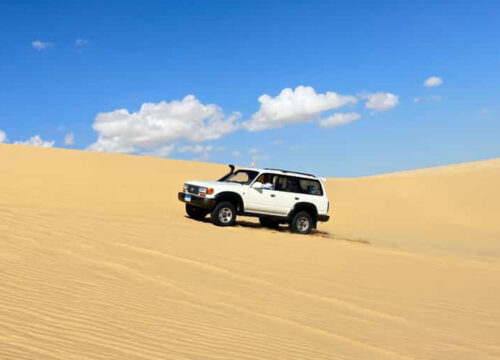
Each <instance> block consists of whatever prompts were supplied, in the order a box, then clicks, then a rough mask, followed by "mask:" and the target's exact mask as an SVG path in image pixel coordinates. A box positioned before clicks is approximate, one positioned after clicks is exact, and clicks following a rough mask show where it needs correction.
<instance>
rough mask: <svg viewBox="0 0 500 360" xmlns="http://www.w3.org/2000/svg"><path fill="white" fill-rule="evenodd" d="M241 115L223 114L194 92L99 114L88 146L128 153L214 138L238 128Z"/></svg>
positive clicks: (99, 149)
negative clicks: (93, 138)
mask: <svg viewBox="0 0 500 360" xmlns="http://www.w3.org/2000/svg"><path fill="white" fill-rule="evenodd" d="M240 117H241V114H240V113H232V114H231V115H230V116H225V115H224V112H223V111H222V109H221V108H220V107H219V106H217V105H215V104H208V105H204V104H202V103H201V102H200V101H199V100H198V99H197V98H196V97H195V96H193V95H188V96H186V97H185V98H184V99H182V100H174V101H171V102H166V101H162V102H159V103H145V104H143V105H142V106H141V108H140V109H139V111H137V112H133V113H130V112H129V111H128V110H126V109H120V110H115V111H111V112H108V113H100V114H98V115H97V116H96V118H95V122H94V124H93V128H94V130H95V131H97V133H98V134H99V136H98V139H97V141H96V142H95V143H93V144H91V145H90V146H89V147H88V149H89V150H94V151H106V152H121V153H131V152H137V151H139V150H141V149H146V150H149V151H154V150H155V149H157V148H160V147H162V146H165V145H168V143H170V142H173V141H176V140H179V139H185V140H188V141H192V142H201V141H206V140H215V139H218V138H220V137H221V136H223V135H225V134H228V133H230V132H233V131H235V130H237V129H238V127H239V125H238V122H237V121H238V119H239V118H240Z"/></svg>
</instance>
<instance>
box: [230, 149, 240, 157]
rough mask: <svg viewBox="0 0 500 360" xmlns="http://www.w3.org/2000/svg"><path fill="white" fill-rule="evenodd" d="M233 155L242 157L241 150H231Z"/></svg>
mask: <svg viewBox="0 0 500 360" xmlns="http://www.w3.org/2000/svg"><path fill="white" fill-rule="evenodd" d="M231 155H233V156H234V157H240V155H241V154H240V152H239V151H237V150H235V151H233V152H231Z"/></svg>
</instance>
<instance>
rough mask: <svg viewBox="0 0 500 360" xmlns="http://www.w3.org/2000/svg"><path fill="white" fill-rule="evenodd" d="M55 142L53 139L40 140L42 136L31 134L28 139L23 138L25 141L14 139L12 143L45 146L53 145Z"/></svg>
mask: <svg viewBox="0 0 500 360" xmlns="http://www.w3.org/2000/svg"><path fill="white" fill-rule="evenodd" d="M55 143H56V142H55V141H45V140H42V138H41V137H40V136H39V135H35V136H32V137H30V138H29V139H28V140H25V141H15V142H14V144H18V145H30V146H41V147H46V148H50V147H53V146H54V144H55Z"/></svg>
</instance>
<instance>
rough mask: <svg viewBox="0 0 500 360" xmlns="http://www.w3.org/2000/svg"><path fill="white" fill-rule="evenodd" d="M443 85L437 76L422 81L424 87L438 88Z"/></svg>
mask: <svg viewBox="0 0 500 360" xmlns="http://www.w3.org/2000/svg"><path fill="white" fill-rule="evenodd" d="M442 83H443V79H441V78H440V77H438V76H431V77H429V78H427V79H425V81H424V86H425V87H433V86H439V85H441V84H442Z"/></svg>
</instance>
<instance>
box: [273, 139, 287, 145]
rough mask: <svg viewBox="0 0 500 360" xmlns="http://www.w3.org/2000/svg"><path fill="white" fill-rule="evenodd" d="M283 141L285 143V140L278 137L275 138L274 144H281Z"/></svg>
mask: <svg viewBox="0 0 500 360" xmlns="http://www.w3.org/2000/svg"><path fill="white" fill-rule="evenodd" d="M283 143H284V141H283V140H282V139H276V140H273V144H274V145H281V144H283Z"/></svg>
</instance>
